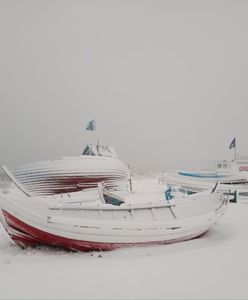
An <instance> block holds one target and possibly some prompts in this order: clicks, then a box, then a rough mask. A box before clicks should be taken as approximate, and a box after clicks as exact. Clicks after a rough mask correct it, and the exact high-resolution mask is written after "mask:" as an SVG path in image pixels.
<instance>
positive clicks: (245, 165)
mask: <svg viewBox="0 0 248 300" xmlns="http://www.w3.org/2000/svg"><path fill="white" fill-rule="evenodd" d="M217 181H218V182H220V184H222V185H223V186H225V187H226V189H227V190H229V189H231V188H232V189H237V190H241V191H242V190H247V188H248V161H247V160H235V161H231V162H228V161H219V162H217V163H216V170H215V171H212V172H210V171H207V172H206V171H202V172H195V171H177V172H176V173H174V174H166V176H165V182H166V184H167V185H169V186H180V188H181V190H182V191H185V192H188V193H197V192H201V191H204V190H207V189H209V188H211V186H212V185H213V184H214V183H216V182H217Z"/></svg>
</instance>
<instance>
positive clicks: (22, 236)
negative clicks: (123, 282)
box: [3, 210, 205, 251]
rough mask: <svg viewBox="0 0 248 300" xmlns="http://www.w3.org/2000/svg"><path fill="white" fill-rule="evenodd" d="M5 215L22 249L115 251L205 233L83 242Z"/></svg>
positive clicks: (4, 212)
mask: <svg viewBox="0 0 248 300" xmlns="http://www.w3.org/2000/svg"><path fill="white" fill-rule="evenodd" d="M3 215H4V217H5V220H6V223H7V228H6V231H7V232H8V233H9V235H10V237H11V238H12V239H13V241H15V242H16V244H18V245H19V246H21V247H22V248H26V247H28V246H38V245H49V246H55V247H61V248H64V249H68V250H74V251H108V250H114V249H117V248H122V247H132V246H136V245H147V244H169V243H174V242H180V241H185V240H189V239H192V238H195V237H198V236H200V235H202V234H203V233H204V232H205V231H204V232H199V233H197V234H193V235H189V236H186V237H184V238H180V239H173V240H165V241H155V242H154V241H153V242H145V243H103V242H91V241H83V240H75V239H70V238H66V237H62V236H58V235H55V234H51V233H48V232H45V231H43V230H40V229H38V228H35V227H33V226H30V225H29V224H26V223H24V222H23V221H21V220H19V219H18V218H16V217H15V216H13V215H12V214H10V213H8V212H7V211H6V210H3Z"/></svg>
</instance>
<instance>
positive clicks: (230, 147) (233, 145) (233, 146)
mask: <svg viewBox="0 0 248 300" xmlns="http://www.w3.org/2000/svg"><path fill="white" fill-rule="evenodd" d="M235 147H236V139H235V138H234V139H233V140H232V142H231V144H230V146H229V149H232V148H235Z"/></svg>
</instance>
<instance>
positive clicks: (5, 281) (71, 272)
mask: <svg viewBox="0 0 248 300" xmlns="http://www.w3.org/2000/svg"><path fill="white" fill-rule="evenodd" d="M134 187H135V189H136V190H138V189H143V190H146V191H147V193H150V195H152V193H153V192H155V191H158V190H160V191H161V192H162V191H163V190H164V186H163V185H158V183H157V179H155V178H150V177H149V179H146V178H141V179H139V180H137V181H135V182H134ZM185 201H187V198H185ZM247 216H248V200H247V204H246V203H245V202H244V203H230V205H229V207H228V209H227V212H226V214H225V215H224V216H223V218H222V219H221V220H220V221H219V222H218V223H217V224H216V225H215V226H213V227H212V228H211V229H210V230H209V231H208V232H207V233H206V234H205V235H203V236H202V237H200V238H198V239H194V240H191V241H187V242H181V243H176V244H170V245H155V246H142V247H135V248H127V249H119V250H115V251H111V252H92V253H73V252H68V251H64V250H61V249H53V248H46V247H42V248H33V249H32V248H30V249H27V250H23V249H21V248H19V247H18V246H16V245H15V244H14V243H13V242H12V241H11V240H10V238H9V237H8V235H7V234H6V233H5V231H4V229H3V228H2V227H1V228H0V299H7V298H15V299H24V298H25V299H55V298H56V299H68V298H69V299H79V298H80V299H182V298H183V299H206V298H208V299H220V298H225V299H233V298H239V299H242V298H243V299H247V296H248V285H247V282H248V262H247V253H248V217H247Z"/></svg>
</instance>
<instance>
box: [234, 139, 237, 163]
mask: <svg viewBox="0 0 248 300" xmlns="http://www.w3.org/2000/svg"><path fill="white" fill-rule="evenodd" d="M234 160H235V161H236V160H237V140H236V138H235V147H234Z"/></svg>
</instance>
